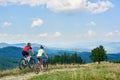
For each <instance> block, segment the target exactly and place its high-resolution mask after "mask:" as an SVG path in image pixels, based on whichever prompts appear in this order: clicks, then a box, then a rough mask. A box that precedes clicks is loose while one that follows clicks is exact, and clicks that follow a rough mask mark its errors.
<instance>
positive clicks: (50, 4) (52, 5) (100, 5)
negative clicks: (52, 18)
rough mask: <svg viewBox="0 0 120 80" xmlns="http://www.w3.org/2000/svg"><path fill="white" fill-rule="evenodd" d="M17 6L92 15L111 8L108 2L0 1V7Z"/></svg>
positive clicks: (79, 0)
mask: <svg viewBox="0 0 120 80" xmlns="http://www.w3.org/2000/svg"><path fill="white" fill-rule="evenodd" d="M9 4H19V5H30V6H32V7H35V6H41V5H45V6H46V7H47V8H48V9H50V10H52V11H54V12H69V13H71V12H72V13H73V12H83V11H89V12H91V13H92V14H97V13H103V12H105V11H107V10H108V9H110V8H111V7H113V4H112V2H110V1H109V0H98V1H96V2H90V0H74V1H73V0H0V5H1V6H3V5H9Z"/></svg>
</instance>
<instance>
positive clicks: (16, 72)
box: [0, 68, 32, 78]
mask: <svg viewBox="0 0 120 80" xmlns="http://www.w3.org/2000/svg"><path fill="white" fill-rule="evenodd" d="M29 72H32V70H31V69H29V68H25V69H23V70H20V69H18V68H15V69H12V70H5V71H0V78H1V77H4V76H9V75H20V74H26V73H29Z"/></svg>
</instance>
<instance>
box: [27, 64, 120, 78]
mask: <svg viewBox="0 0 120 80" xmlns="http://www.w3.org/2000/svg"><path fill="white" fill-rule="evenodd" d="M66 67H68V68H69V67H70V66H66ZM29 80H120V64H114V63H101V64H96V63H92V64H84V65H80V66H79V67H77V66H76V69H69V70H63V71H57V72H52V73H49V72H48V73H47V74H43V75H40V76H37V77H33V78H31V79H29Z"/></svg>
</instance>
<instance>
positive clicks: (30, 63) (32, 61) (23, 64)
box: [19, 55, 35, 70]
mask: <svg viewBox="0 0 120 80" xmlns="http://www.w3.org/2000/svg"><path fill="white" fill-rule="evenodd" d="M33 56H34V55H32V56H31V57H30V60H29V61H28V60H26V59H25V57H23V58H21V60H20V61H19V69H20V70H22V69H24V68H26V67H29V68H33V65H34V64H35V59H34V58H33Z"/></svg>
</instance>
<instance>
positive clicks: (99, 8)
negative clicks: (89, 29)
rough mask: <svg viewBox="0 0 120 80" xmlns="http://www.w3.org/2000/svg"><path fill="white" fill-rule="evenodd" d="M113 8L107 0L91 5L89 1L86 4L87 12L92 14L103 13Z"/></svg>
mask: <svg viewBox="0 0 120 80" xmlns="http://www.w3.org/2000/svg"><path fill="white" fill-rule="evenodd" d="M111 7H113V4H112V3H111V2H110V1H108V0H103V1H98V2H95V3H92V2H90V1H88V2H87V7H86V8H87V10H88V11H90V12H91V13H93V14H97V13H103V12H105V11H107V10H108V9H109V8H111Z"/></svg>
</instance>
